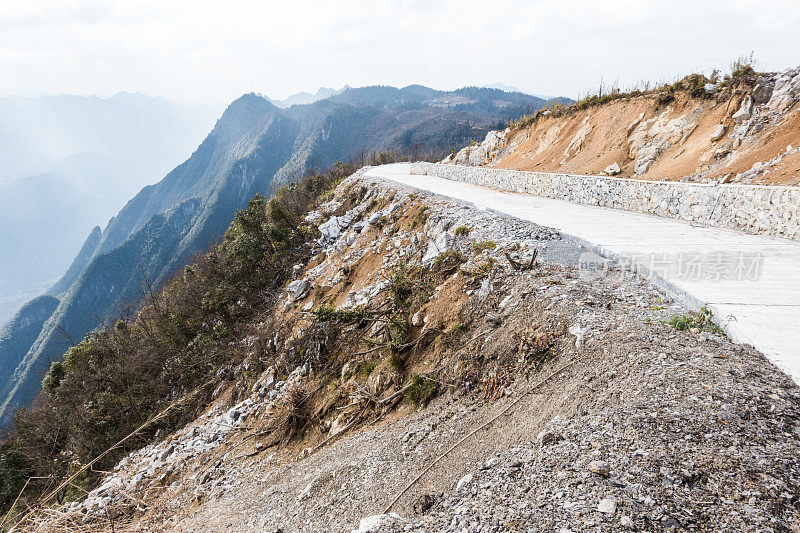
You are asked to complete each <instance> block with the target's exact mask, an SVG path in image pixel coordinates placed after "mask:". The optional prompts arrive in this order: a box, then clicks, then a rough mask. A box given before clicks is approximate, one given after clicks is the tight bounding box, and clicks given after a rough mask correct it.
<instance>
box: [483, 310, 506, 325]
mask: <svg viewBox="0 0 800 533" xmlns="http://www.w3.org/2000/svg"><path fill="white" fill-rule="evenodd" d="M502 322H503V320H502V319H501V318H500V317H499V316H497V315H495V314H494V313H487V314H486V323H487V324H489V325H490V326H494V327H497V326H499V325H500V324H501V323H502Z"/></svg>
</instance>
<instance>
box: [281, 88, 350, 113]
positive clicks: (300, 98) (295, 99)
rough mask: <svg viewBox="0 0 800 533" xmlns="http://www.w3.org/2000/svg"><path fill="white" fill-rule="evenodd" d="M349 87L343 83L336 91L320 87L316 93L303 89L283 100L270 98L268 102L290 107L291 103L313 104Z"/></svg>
mask: <svg viewBox="0 0 800 533" xmlns="http://www.w3.org/2000/svg"><path fill="white" fill-rule="evenodd" d="M349 88H350V87H349V86H347V85H345V86H344V87H342V88H341V89H339V90H338V91H337V90H336V89H329V88H327V87H320V88H319V89H318V90H317V92H316V94H311V93H307V92H305V91H301V92H299V93H296V94H293V95H291V96H289V97H287V98H285V99H284V100H272V99H270V102H272V103H273V104H275V105H276V106H278V107H281V108H284V109H285V108H287V107H291V106H293V105H306V104H313V103H314V102H316V101H317V100H323V99H325V98H329V97H331V96H334V95H337V94H339V93H342V92H344V91H346V90H347V89H349Z"/></svg>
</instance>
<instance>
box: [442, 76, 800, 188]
mask: <svg viewBox="0 0 800 533" xmlns="http://www.w3.org/2000/svg"><path fill="white" fill-rule="evenodd" d="M664 94H665V93H654V94H647V95H642V96H635V97H626V98H621V99H618V100H614V101H611V102H609V103H606V104H603V105H598V106H594V107H590V108H588V109H585V110H582V111H574V112H568V113H567V114H566V115H564V116H555V114H550V115H548V114H547V112H544V113H542V114H539V115H538V116H537V117H536V118H535V120H533V121H532V122H531V123H530V124H529V125H527V126H525V127H522V128H520V129H509V130H507V131H505V132H492V133H490V135H489V136H487V139H486V140H485V141H484V142H483V143H481V144H480V145H477V146H471V147H467V148H465V149H464V150H462V151H461V152H459V154H457V155H456V157H455V160H456V162H461V163H470V164H489V165H490V166H495V167H499V168H511V169H519V170H534V171H543V172H568V173H576V174H606V173H607V174H611V175H619V176H622V177H641V178H645V179H668V180H680V179H685V180H692V181H711V182H719V181H725V182H741V183H757V184H784V185H797V184H798V183H800V106H798V101H800V69H793V70H789V71H786V72H783V73H776V74H770V75H763V76H761V77H759V78H758V79H757V80H754V82H753V84H751V85H744V84H743V85H741V86H737V87H736V88H732V87H731V86H730V84H729V85H727V86H726V85H723V84H718V85H716V86H715V85H713V84H712V85H711V86H709V87H708V90H707V91H704V92H703V93H702V94H701V95H699V96H692V95H691V92H690V91H678V92H675V93H674V94H671V93H670V97H671V98H674V100H672V101H667V102H665V100H668V99H667V98H664ZM614 165H617V166H618V167H619V170H616V169H614V168H613V166H614ZM609 167H611V168H609Z"/></svg>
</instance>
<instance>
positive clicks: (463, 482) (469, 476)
mask: <svg viewBox="0 0 800 533" xmlns="http://www.w3.org/2000/svg"><path fill="white" fill-rule="evenodd" d="M473 477H474V476H473V475H472V474H471V473H470V474H467V475H466V476H464V477H462V478H461V479H459V480H458V483H456V490H457V491H459V490H461V488H462V487H463V486H464V485H467V484H469V483H470V482H472V478H473Z"/></svg>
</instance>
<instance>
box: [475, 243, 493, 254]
mask: <svg viewBox="0 0 800 533" xmlns="http://www.w3.org/2000/svg"><path fill="white" fill-rule="evenodd" d="M496 247H497V244H496V243H495V242H494V241H478V242H474V243H472V251H473V252H475V253H476V254H479V253H481V252H483V251H484V250H494V249H495V248H496Z"/></svg>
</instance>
